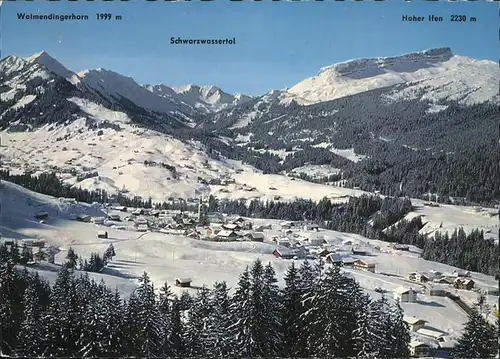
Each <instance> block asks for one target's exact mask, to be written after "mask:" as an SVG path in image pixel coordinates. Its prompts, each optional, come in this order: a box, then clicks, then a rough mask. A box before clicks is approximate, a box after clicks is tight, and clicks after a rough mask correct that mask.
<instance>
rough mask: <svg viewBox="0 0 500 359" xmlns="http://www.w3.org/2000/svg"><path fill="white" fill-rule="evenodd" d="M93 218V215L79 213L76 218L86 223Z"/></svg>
mask: <svg viewBox="0 0 500 359" xmlns="http://www.w3.org/2000/svg"><path fill="white" fill-rule="evenodd" d="M91 219H92V217H90V216H88V215H86V214H79V215H78V216H76V220H77V221H78V222H85V223H88V222H90V220H91Z"/></svg>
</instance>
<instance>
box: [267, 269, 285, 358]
mask: <svg viewBox="0 0 500 359" xmlns="http://www.w3.org/2000/svg"><path fill="white" fill-rule="evenodd" d="M262 283H263V288H262V303H263V315H262V319H263V322H264V323H263V327H264V328H265V329H264V330H265V332H266V337H265V340H264V343H263V350H264V356H266V357H276V356H279V355H280V354H281V352H282V345H283V334H282V329H283V326H282V320H281V306H282V305H281V296H280V290H279V287H278V284H277V283H278V280H277V278H276V272H275V271H274V268H273V266H272V265H271V263H268V264H267V265H266V266H265V268H264V275H263V277H262Z"/></svg>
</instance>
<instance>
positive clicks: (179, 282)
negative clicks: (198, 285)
mask: <svg viewBox="0 0 500 359" xmlns="http://www.w3.org/2000/svg"><path fill="white" fill-rule="evenodd" d="M191 282H192V280H191V278H176V279H175V285H176V286H177V287H191Z"/></svg>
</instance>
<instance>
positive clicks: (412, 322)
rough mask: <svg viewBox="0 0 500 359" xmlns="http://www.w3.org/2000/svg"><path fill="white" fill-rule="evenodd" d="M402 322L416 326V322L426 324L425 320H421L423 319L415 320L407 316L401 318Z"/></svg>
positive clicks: (415, 318)
mask: <svg viewBox="0 0 500 359" xmlns="http://www.w3.org/2000/svg"><path fill="white" fill-rule="evenodd" d="M403 321H405V322H406V323H408V324H417V323H418V322H425V323H427V320H423V319H420V318H417V317H415V316H413V317H411V316H408V315H405V316H403Z"/></svg>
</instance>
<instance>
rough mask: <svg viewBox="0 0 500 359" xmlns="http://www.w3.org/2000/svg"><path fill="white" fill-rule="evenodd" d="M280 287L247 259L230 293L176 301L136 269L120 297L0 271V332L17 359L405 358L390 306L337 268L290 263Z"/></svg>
mask: <svg viewBox="0 0 500 359" xmlns="http://www.w3.org/2000/svg"><path fill="white" fill-rule="evenodd" d="M285 282H286V284H285V286H284V288H283V289H280V288H279V287H278V286H277V284H276V283H277V278H276V275H275V272H274V269H273V267H272V266H271V265H270V264H269V265H266V266H264V265H263V264H262V263H261V262H260V261H256V262H255V263H254V264H253V265H252V266H251V268H247V269H246V270H245V271H244V272H243V273H242V274H241V276H240V279H239V282H238V284H237V286H236V288H234V293H233V295H230V294H229V288H228V287H227V285H226V283H225V282H222V283H216V284H215V285H214V287H213V289H208V288H206V287H203V288H202V289H200V290H199V291H198V292H197V294H196V295H194V296H193V295H190V294H188V293H187V292H186V293H185V294H183V295H182V296H181V297H177V296H175V295H173V294H172V293H171V290H170V288H169V286H168V284H165V285H164V286H163V287H162V288H160V290H159V293H157V292H155V288H154V287H153V285H152V283H151V281H150V279H149V277H148V275H147V274H146V273H144V275H143V276H142V278H141V279H140V283H139V286H138V288H137V289H136V290H135V291H134V292H133V293H132V294H131V295H130V297H129V298H128V299H127V300H122V299H121V297H120V294H119V293H118V292H117V291H113V290H111V289H109V288H107V287H106V285H105V284H104V283H103V282H100V283H97V282H95V281H94V280H92V279H90V278H89V276H88V274H84V275H81V276H77V275H76V274H75V273H74V272H73V270H71V269H69V268H67V267H66V266H63V267H62V269H61V270H60V272H59V274H58V277H57V279H56V281H55V283H54V285H53V287H52V288H51V287H50V286H49V285H48V284H47V282H46V281H44V280H43V279H41V278H40V277H39V276H38V274H37V273H36V272H35V274H32V273H31V272H29V271H27V270H25V271H17V270H16V269H15V268H14V267H13V266H12V265H11V264H10V263H6V264H5V263H4V264H2V266H1V268H0V283H1V286H2V291H1V292H0V296H1V300H0V316H1V320H0V331H1V332H0V334H1V335H0V338H2V342H1V351H2V353H3V354H5V355H12V356H21V357H38V356H45V357H73V356H80V357H119V356H127V357H196V356H205V357H239V358H242V357H312V356H320V357H364V358H372V357H379V358H394V357H400V358H401V357H408V356H409V352H408V342H409V341H410V335H409V329H408V327H407V326H406V324H405V323H404V322H403V312H402V309H401V307H400V306H399V305H398V304H391V303H390V302H389V300H388V299H387V298H385V297H384V298H382V299H379V300H372V299H370V297H369V296H368V295H366V294H364V293H363V291H362V289H361V287H360V286H359V284H358V283H357V282H356V281H355V280H354V279H352V278H351V277H348V276H346V275H344V274H343V273H341V271H340V269H339V268H338V267H335V268H330V269H328V270H326V271H325V272H324V273H322V272H320V270H319V268H316V267H315V266H312V265H310V264H309V263H307V262H306V263H304V264H303V265H302V266H301V267H300V268H296V267H294V266H291V267H290V268H289V270H288V272H287V274H286V277H285Z"/></svg>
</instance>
